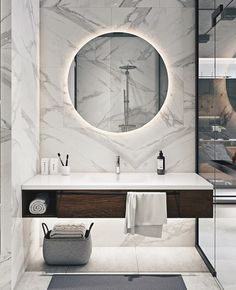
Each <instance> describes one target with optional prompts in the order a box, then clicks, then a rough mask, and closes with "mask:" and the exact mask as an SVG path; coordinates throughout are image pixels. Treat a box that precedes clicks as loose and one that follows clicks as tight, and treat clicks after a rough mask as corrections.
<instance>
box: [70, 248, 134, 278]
mask: <svg viewBox="0 0 236 290" xmlns="http://www.w3.org/2000/svg"><path fill="white" fill-rule="evenodd" d="M77 272H120V273H137V272H138V265H137V259H136V253H135V248H134V247H94V248H93V252H92V255H91V258H90V261H89V263H88V264H87V265H85V266H80V267H78V266H72V267H69V268H68V273H77Z"/></svg>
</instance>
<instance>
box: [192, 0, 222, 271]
mask: <svg viewBox="0 0 236 290" xmlns="http://www.w3.org/2000/svg"><path fill="white" fill-rule="evenodd" d="M198 2H199V3H198V86H197V93H198V96H197V115H198V119H197V135H198V136H197V148H198V150H197V172H198V173H199V174H200V175H201V176H202V177H204V178H205V179H207V180H209V181H210V182H212V183H214V181H215V168H214V167H213V166H211V160H214V159H215V134H216V130H215V129H216V128H217V127H216V126H217V125H218V121H219V120H218V116H216V113H215V100H214V86H213V82H214V80H215V77H216V71H215V61H214V60H215V38H216V32H215V30H216V27H215V26H214V25H213V23H212V14H213V13H214V12H215V9H216V3H215V1H214V0H211V1H203V0H202V1H198ZM197 226H198V231H197V232H198V235H197V245H198V247H199V249H200V253H202V254H203V255H204V258H205V260H206V261H207V262H208V265H209V266H210V268H212V269H211V271H212V272H214V271H215V270H214V268H215V208H214V218H213V219H199V220H198V222H197Z"/></svg>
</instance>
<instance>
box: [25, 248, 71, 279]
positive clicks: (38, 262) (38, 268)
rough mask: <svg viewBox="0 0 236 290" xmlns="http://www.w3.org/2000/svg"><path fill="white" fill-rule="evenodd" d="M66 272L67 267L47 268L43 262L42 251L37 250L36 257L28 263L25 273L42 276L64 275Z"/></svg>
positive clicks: (40, 249)
mask: <svg viewBox="0 0 236 290" xmlns="http://www.w3.org/2000/svg"><path fill="white" fill-rule="evenodd" d="M67 270H68V267H67V266H49V265H47V264H46V263H45V262H44V259H43V250H42V248H39V250H38V251H37V253H36V255H35V256H34V257H33V258H32V260H31V261H30V262H29V264H28V267H27V269H26V271H29V272H41V273H43V274H53V273H66V272H67Z"/></svg>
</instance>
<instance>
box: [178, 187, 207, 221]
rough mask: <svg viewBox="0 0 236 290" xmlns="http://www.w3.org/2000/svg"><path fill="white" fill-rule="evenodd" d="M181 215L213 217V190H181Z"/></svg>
mask: <svg viewBox="0 0 236 290" xmlns="http://www.w3.org/2000/svg"><path fill="white" fill-rule="evenodd" d="M179 208H180V217H183V218H212V217H213V192H212V191H211V190H191V191H180V205H179Z"/></svg>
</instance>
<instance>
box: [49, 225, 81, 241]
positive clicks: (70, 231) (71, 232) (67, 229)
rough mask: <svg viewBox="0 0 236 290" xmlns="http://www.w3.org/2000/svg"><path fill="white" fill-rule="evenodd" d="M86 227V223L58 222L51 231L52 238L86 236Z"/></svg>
mask: <svg viewBox="0 0 236 290" xmlns="http://www.w3.org/2000/svg"><path fill="white" fill-rule="evenodd" d="M85 234H86V227H85V225H84V224H56V225H55V226H54V227H53V229H52V231H51V233H50V238H51V239H55V238H82V239H83V238H84V237H85Z"/></svg>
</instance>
